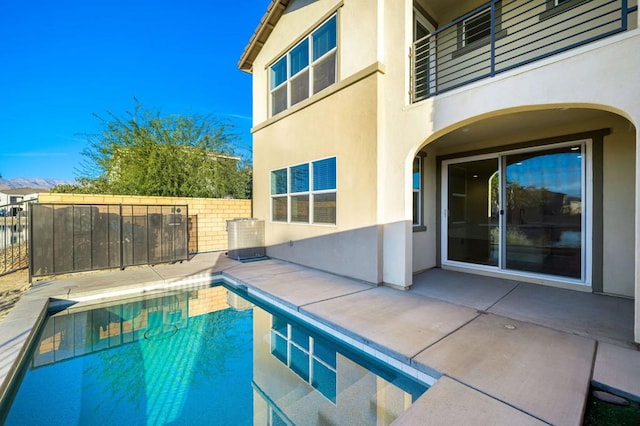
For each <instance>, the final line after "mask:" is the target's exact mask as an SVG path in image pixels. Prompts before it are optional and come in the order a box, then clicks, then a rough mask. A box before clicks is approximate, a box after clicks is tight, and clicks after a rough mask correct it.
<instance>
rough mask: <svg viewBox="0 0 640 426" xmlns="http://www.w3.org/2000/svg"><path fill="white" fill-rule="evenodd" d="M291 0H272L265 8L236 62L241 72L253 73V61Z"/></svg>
mask: <svg viewBox="0 0 640 426" xmlns="http://www.w3.org/2000/svg"><path fill="white" fill-rule="evenodd" d="M290 1H291V0H272V1H271V4H269V6H268V7H267V11H266V12H265V14H264V15H263V16H262V19H261V20H260V23H259V24H258V27H257V28H256V29H255V31H254V32H253V35H252V36H251V38H250V39H249V43H248V44H247V46H246V47H245V48H244V52H242V56H240V60H239V61H238V68H240V70H241V71H245V72H248V73H250V74H251V73H252V72H253V61H254V60H255V59H256V56H258V53H260V50H262V46H264V43H265V42H266V41H267V39H268V38H269V36H270V35H271V32H272V31H273V28H274V27H275V26H276V24H277V23H278V21H279V20H280V17H281V16H282V14H283V13H284V10H285V9H286V8H287V6H288V5H289V3H290Z"/></svg>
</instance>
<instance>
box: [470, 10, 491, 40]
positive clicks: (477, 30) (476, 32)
mask: <svg viewBox="0 0 640 426" xmlns="http://www.w3.org/2000/svg"><path fill="white" fill-rule="evenodd" d="M490 34H491V11H490V10H487V11H484V12H481V13H479V14H477V15H475V16H472V17H471V18H469V19H467V20H466V21H465V23H464V42H465V45H467V44H471V43H473V42H475V41H478V40H482V39H483V38H485V37H489V35H490Z"/></svg>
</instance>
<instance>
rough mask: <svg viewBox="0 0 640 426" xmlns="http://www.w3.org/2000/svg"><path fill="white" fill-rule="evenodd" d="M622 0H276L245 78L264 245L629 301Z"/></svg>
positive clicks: (630, 13)
mask: <svg viewBox="0 0 640 426" xmlns="http://www.w3.org/2000/svg"><path fill="white" fill-rule="evenodd" d="M639 19H640V18H639V15H638V7H637V0H525V1H515V0H504V1H495V0H493V1H489V2H486V1H483V0H466V1H456V2H451V1H447V0H398V1H382V0H379V1H370V0H369V1H366V0H292V1H289V0H274V1H272V2H271V4H270V5H269V7H268V10H267V12H266V14H265V15H264V17H263V19H262V21H261V22H260V24H259V26H258V28H257V29H256V31H255V33H254V35H253V36H252V38H251V39H250V41H249V43H248V45H247V47H246V49H245V51H244V53H243V54H242V56H241V58H240V61H239V68H240V69H241V70H244V71H247V72H249V73H251V74H252V76H253V77H252V78H253V129H252V132H253V149H254V152H253V154H254V157H253V158H254V189H253V194H254V216H255V217H258V218H261V219H265V222H266V224H265V233H266V235H265V242H266V244H267V254H268V255H269V256H271V257H274V258H280V259H285V260H288V261H291V262H295V263H299V264H303V265H308V266H310V267H313V268H318V269H323V270H328V271H331V272H334V273H337V274H341V275H345V276H349V277H353V278H356V279H359V280H363V281H367V282H370V283H374V284H379V283H384V284H385V285H389V286H394V287H397V288H408V287H410V286H411V284H412V277H413V275H414V274H416V273H418V272H420V271H424V270H426V269H429V268H433V267H441V268H444V269H452V270H460V271H466V272H470V273H474V274H483V275H489V276H495V277H508V278H514V279H517V280H520V281H526V282H532V283H537V284H540V285H549V286H556V287H562V288H567V289H572V290H576V291H584V292H595V293H604V294H610V295H617V296H620V297H628V298H635V301H636V302H635V303H636V304H635V306H636V309H635V312H636V313H635V340H636V342H640V197H638V188H639V186H640V157H639V155H640V154H639V150H638V148H637V144H638V140H639V138H640V30H639V29H638V22H639Z"/></svg>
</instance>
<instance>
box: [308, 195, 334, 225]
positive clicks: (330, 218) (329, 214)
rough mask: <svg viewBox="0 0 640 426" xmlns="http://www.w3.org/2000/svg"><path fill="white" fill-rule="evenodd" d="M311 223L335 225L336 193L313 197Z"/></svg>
mask: <svg viewBox="0 0 640 426" xmlns="http://www.w3.org/2000/svg"><path fill="white" fill-rule="evenodd" d="M313 223H332V224H335V223H336V193H335V192H331V193H328V194H316V195H314V196H313Z"/></svg>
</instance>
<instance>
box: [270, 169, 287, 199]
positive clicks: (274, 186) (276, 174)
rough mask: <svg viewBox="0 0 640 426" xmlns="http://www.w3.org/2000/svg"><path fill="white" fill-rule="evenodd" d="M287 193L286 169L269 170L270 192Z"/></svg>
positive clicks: (274, 193)
mask: <svg viewBox="0 0 640 426" xmlns="http://www.w3.org/2000/svg"><path fill="white" fill-rule="evenodd" d="M286 193H287V169H280V170H274V171H272V172H271V194H272V195H276V194H286Z"/></svg>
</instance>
